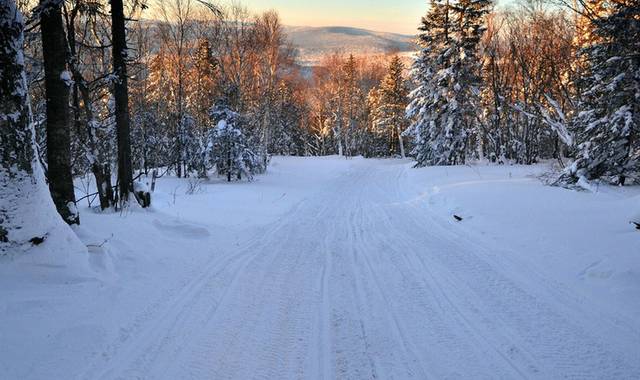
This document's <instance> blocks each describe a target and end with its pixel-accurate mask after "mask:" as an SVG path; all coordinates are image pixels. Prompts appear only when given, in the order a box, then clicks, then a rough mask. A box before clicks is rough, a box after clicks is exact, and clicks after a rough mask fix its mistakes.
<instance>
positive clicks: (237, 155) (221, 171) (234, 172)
mask: <svg viewBox="0 0 640 380" xmlns="http://www.w3.org/2000/svg"><path fill="white" fill-rule="evenodd" d="M210 116H211V121H212V123H213V125H214V128H213V129H212V130H211V131H210V135H209V144H208V147H207V156H208V157H207V160H208V161H209V162H210V163H211V164H212V165H213V166H214V167H215V169H216V172H217V173H218V175H220V176H225V177H227V181H229V182H231V181H232V180H234V179H237V180H241V179H242V178H243V177H244V178H246V179H248V180H251V179H252V178H253V175H254V174H256V173H260V172H262V171H264V164H263V162H264V161H263V160H262V158H261V156H260V155H258V154H256V153H255V148H253V147H251V146H250V143H249V141H248V139H247V138H246V137H245V134H244V133H243V131H242V129H241V123H242V121H241V119H242V117H241V116H240V115H239V114H238V113H237V112H235V111H233V110H231V109H230V107H229V105H228V104H227V103H226V102H218V104H216V105H215V106H214V107H213V108H212V109H211V111H210ZM252 148H253V149H252Z"/></svg>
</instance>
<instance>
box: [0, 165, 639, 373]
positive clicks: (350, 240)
mask: <svg viewBox="0 0 640 380" xmlns="http://www.w3.org/2000/svg"><path fill="white" fill-rule="evenodd" d="M411 166H412V163H411V162H409V161H407V160H365V159H361V158H354V159H344V158H339V157H325V158H283V157H275V158H274V159H273V161H272V166H271V167H270V168H269V170H268V172H267V173H266V174H265V175H261V176H257V177H256V179H255V181H253V182H233V183H226V182H224V181H222V180H219V179H212V180H209V181H206V182H203V183H202V184H201V185H200V186H201V190H200V191H198V192H195V193H194V194H192V195H187V190H188V188H189V180H188V179H178V178H166V177H163V178H161V179H159V180H158V182H157V189H156V192H155V193H154V195H153V202H154V203H153V205H152V208H151V209H150V210H145V209H141V208H131V209H128V210H125V211H123V212H107V213H99V212H94V211H91V210H89V209H88V208H87V207H86V204H83V205H79V208H80V212H81V217H82V222H83V224H82V226H80V227H79V228H76V229H75V232H76V233H77V234H78V236H79V237H80V239H81V240H82V242H83V243H84V245H85V246H86V248H85V247H84V246H79V245H76V244H75V243H74V242H73V240H67V241H65V240H64V239H65V238H64V237H65V235H64V234H52V238H50V239H47V240H46V241H45V242H44V243H43V244H42V245H41V246H38V247H36V248H34V249H32V250H30V251H28V252H26V253H21V254H16V255H12V256H11V257H2V258H0V300H1V301H0V341H1V342H2V346H3V349H2V354H1V355H0V378H20V379H42V378H104V379H115V378H149V379H177V378H197V379H201V378H216V379H218V378H222V379H224V378H237V379H244V378H256V377H263V378H277V379H288V378H354V379H370V378H374V377H375V378H383V379H387V378H401V379H410V378H418V379H423V378H429V377H431V378H447V377H449V378H450V377H455V378H515V377H527V378H541V379H547V378H563V377H573V378H638V377H639V376H640V348H639V345H638V342H640V318H638V317H639V316H640V299H639V298H638V297H637V294H639V292H640V256H638V255H639V254H640V252H638V249H637V247H639V246H640V233H639V231H637V230H635V229H634V228H633V226H632V225H630V224H629V222H630V221H631V220H632V219H633V218H634V217H637V216H638V215H639V214H640V207H639V205H640V188H636V187H626V188H615V187H607V186H601V187H599V188H597V189H595V191H594V192H577V191H570V190H566V189H562V188H556V187H548V186H544V185H543V184H542V183H541V181H540V180H538V176H539V175H541V174H542V173H544V172H545V171H546V170H548V167H547V166H546V165H537V166H529V167H525V166H485V165H480V164H478V165H471V166H459V167H433V168H424V169H413V168H411ZM454 214H455V215H458V216H460V217H462V221H459V222H458V221H456V220H455V219H454V218H453V215H454ZM63 251H64V252H65V255H66V256H65V257H67V260H66V262H65V263H66V264H64V265H59V264H56V260H57V259H58V258H59V257H62V256H61V255H62V253H61V252H63ZM87 251H88V253H87Z"/></svg>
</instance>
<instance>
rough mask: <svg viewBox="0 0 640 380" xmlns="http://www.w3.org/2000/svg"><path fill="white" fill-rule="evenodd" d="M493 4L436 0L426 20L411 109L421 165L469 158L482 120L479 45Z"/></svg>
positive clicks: (456, 161)
mask: <svg viewBox="0 0 640 380" xmlns="http://www.w3.org/2000/svg"><path fill="white" fill-rule="evenodd" d="M490 6H491V2H490V1H489V0H459V1H456V2H452V1H450V0H445V1H442V0H432V2H431V9H430V10H429V12H428V13H427V15H426V16H425V17H424V18H423V19H422V25H421V26H420V28H419V30H421V31H422V33H421V34H420V36H419V41H420V44H421V46H422V50H421V52H420V54H419V56H418V58H417V59H416V62H415V64H414V81H415V82H416V83H417V89H416V90H414V91H413V92H412V93H411V103H410V105H409V109H408V114H409V116H411V117H412V118H413V120H414V122H413V124H412V126H411V128H410V131H409V133H410V134H412V135H413V136H414V145H415V149H414V154H415V155H416V158H417V160H418V162H417V165H418V166H424V165H455V164H461V163H465V161H466V157H467V153H468V152H467V150H468V148H469V141H470V137H471V134H472V133H474V132H475V131H476V129H477V127H478V123H479V120H478V109H479V93H480V85H481V79H480V68H481V59H480V57H479V55H478V45H479V42H480V38H481V36H482V33H483V32H484V26H483V25H484V22H483V19H484V16H485V15H486V14H487V13H488V12H489V7H490Z"/></svg>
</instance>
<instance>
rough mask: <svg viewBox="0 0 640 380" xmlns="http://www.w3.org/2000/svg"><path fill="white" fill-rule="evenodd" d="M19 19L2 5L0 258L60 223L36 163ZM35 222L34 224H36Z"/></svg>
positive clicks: (8, 4)
mask: <svg viewBox="0 0 640 380" xmlns="http://www.w3.org/2000/svg"><path fill="white" fill-rule="evenodd" d="M23 28H24V24H23V21H22V15H21V14H20V12H19V11H18V10H17V8H16V5H15V2H14V1H13V0H9V1H7V0H3V1H1V2H0V256H1V255H2V253H3V252H5V251H8V250H10V249H12V248H13V247H15V246H21V245H23V244H25V243H28V242H33V243H34V244H35V242H36V241H38V242H42V239H43V238H45V237H46V235H47V233H48V232H49V231H50V230H51V229H52V228H53V227H54V226H55V225H56V223H62V222H61V221H60V220H59V219H58V218H59V217H58V215H57V212H56V209H55V207H54V204H53V202H52V201H51V195H50V194H49V191H48V189H47V185H46V183H45V180H44V175H43V172H42V168H41V166H40V163H39V162H38V160H37V153H36V148H35V141H34V140H35V139H34V135H35V133H34V130H33V126H32V124H31V123H30V115H29V105H28V101H27V83H26V80H25V79H26V76H25V72H24V69H25V68H24V61H23V59H22V57H23V51H22V45H23ZM35 219H38V223H34V220H35Z"/></svg>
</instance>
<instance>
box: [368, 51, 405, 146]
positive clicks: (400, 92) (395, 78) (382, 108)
mask: <svg viewBox="0 0 640 380" xmlns="http://www.w3.org/2000/svg"><path fill="white" fill-rule="evenodd" d="M403 72H404V64H403V63H402V61H401V60H400V57H398V56H394V57H393V58H392V59H391V62H390V64H389V69H388V72H387V75H386V76H385V77H384V79H383V80H382V83H381V84H380V90H379V93H378V94H377V95H378V97H379V99H378V100H377V103H378V104H377V109H376V111H375V112H374V120H373V124H374V127H375V129H376V131H377V132H382V133H383V134H384V135H386V137H387V152H388V154H390V155H394V154H399V155H400V156H401V157H402V158H404V157H405V151H404V141H403V138H402V133H403V132H404V130H405V128H406V126H407V118H406V115H405V109H406V108H407V95H408V92H409V90H408V87H407V84H406V81H405V79H404V76H403Z"/></svg>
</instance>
